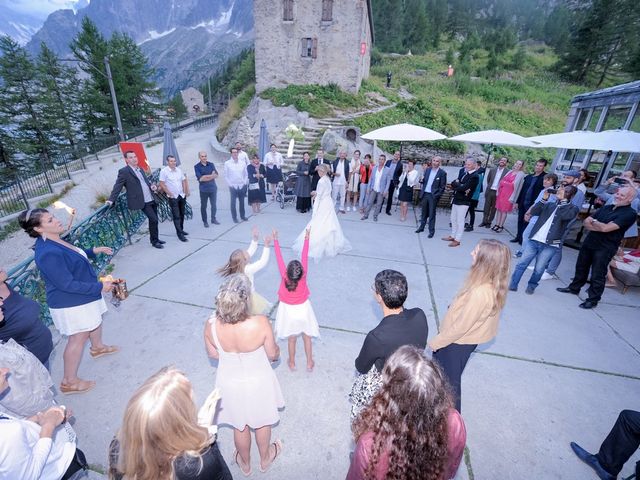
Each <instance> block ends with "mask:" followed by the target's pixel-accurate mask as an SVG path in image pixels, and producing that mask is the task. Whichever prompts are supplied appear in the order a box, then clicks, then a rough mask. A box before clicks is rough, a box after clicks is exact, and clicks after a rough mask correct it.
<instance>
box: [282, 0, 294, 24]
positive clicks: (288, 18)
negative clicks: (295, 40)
mask: <svg viewBox="0 0 640 480" xmlns="http://www.w3.org/2000/svg"><path fill="white" fill-rule="evenodd" d="M287 14H289V15H287ZM293 18H294V17H293V0H282V21H283V22H293Z"/></svg>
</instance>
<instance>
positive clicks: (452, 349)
mask: <svg viewBox="0 0 640 480" xmlns="http://www.w3.org/2000/svg"><path fill="white" fill-rule="evenodd" d="M471 258H472V259H473V262H472V264H471V271H470V272H469V275H468V276H467V279H466V280H465V282H464V285H463V286H462V289H460V291H459V292H458V294H457V296H456V297H455V298H454V299H453V302H451V305H450V306H449V310H448V311H447V314H446V316H445V317H444V320H443V321H442V323H441V324H440V333H438V335H436V337H435V338H433V339H431V341H430V342H429V346H430V347H431V349H432V350H433V358H434V359H435V360H436V361H437V362H438V363H439V364H440V366H441V367H442V369H443V371H444V373H445V375H446V376H447V378H448V379H449V383H450V384H451V387H452V389H453V391H454V393H455V397H456V399H455V400H456V409H457V410H458V411H460V403H461V400H460V391H461V388H460V380H461V377H462V372H463V371H464V367H465V366H466V364H467V361H468V360H469V357H470V356H471V353H472V352H473V351H474V350H475V349H476V347H477V346H478V344H479V343H485V342H488V341H490V340H492V339H493V338H494V337H495V336H496V332H497V331H498V320H499V318H500V313H501V311H502V307H504V303H505V301H506V297H507V286H508V281H509V271H510V262H511V252H510V250H509V248H508V247H507V246H506V245H505V244H504V243H502V242H500V241H498V240H494V239H485V240H480V242H479V243H478V245H476V247H475V248H474V249H473V251H472V252H471Z"/></svg>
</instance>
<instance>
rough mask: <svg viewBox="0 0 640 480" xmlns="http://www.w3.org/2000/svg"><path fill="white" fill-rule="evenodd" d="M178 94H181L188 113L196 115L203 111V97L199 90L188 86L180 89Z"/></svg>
mask: <svg viewBox="0 0 640 480" xmlns="http://www.w3.org/2000/svg"><path fill="white" fill-rule="evenodd" d="M180 95H182V103H184V106H185V107H186V108H187V112H189V115H197V114H198V113H202V112H204V97H203V96H202V93H200V90H197V89H195V88H193V87H189V88H187V89H186V90H182V91H181V92H180Z"/></svg>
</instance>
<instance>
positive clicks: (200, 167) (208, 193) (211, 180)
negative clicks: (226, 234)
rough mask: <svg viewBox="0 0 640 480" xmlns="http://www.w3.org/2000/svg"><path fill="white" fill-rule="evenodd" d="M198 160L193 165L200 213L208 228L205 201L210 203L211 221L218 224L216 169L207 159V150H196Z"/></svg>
mask: <svg viewBox="0 0 640 480" xmlns="http://www.w3.org/2000/svg"><path fill="white" fill-rule="evenodd" d="M198 158H199V159H200V161H199V162H198V163H196V164H195V166H194V167H193V168H194V170H195V172H196V178H197V179H198V182H199V184H200V215H201V216H202V223H203V224H204V226H205V228H209V223H208V222H207V202H209V203H211V223H213V224H214V225H220V222H218V220H216V211H217V210H216V198H217V196H218V186H217V185H216V178H217V177H218V170H216V166H215V165H214V164H213V163H211V162H209V161H207V152H198Z"/></svg>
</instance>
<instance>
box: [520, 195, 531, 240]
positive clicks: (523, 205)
mask: <svg viewBox="0 0 640 480" xmlns="http://www.w3.org/2000/svg"><path fill="white" fill-rule="evenodd" d="M530 206H531V205H527V204H526V203H518V233H517V234H516V240H518V242H520V243H522V234H523V233H524V229H525V228H527V225H529V222H525V221H524V214H525V213H527V210H529V207H530Z"/></svg>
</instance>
